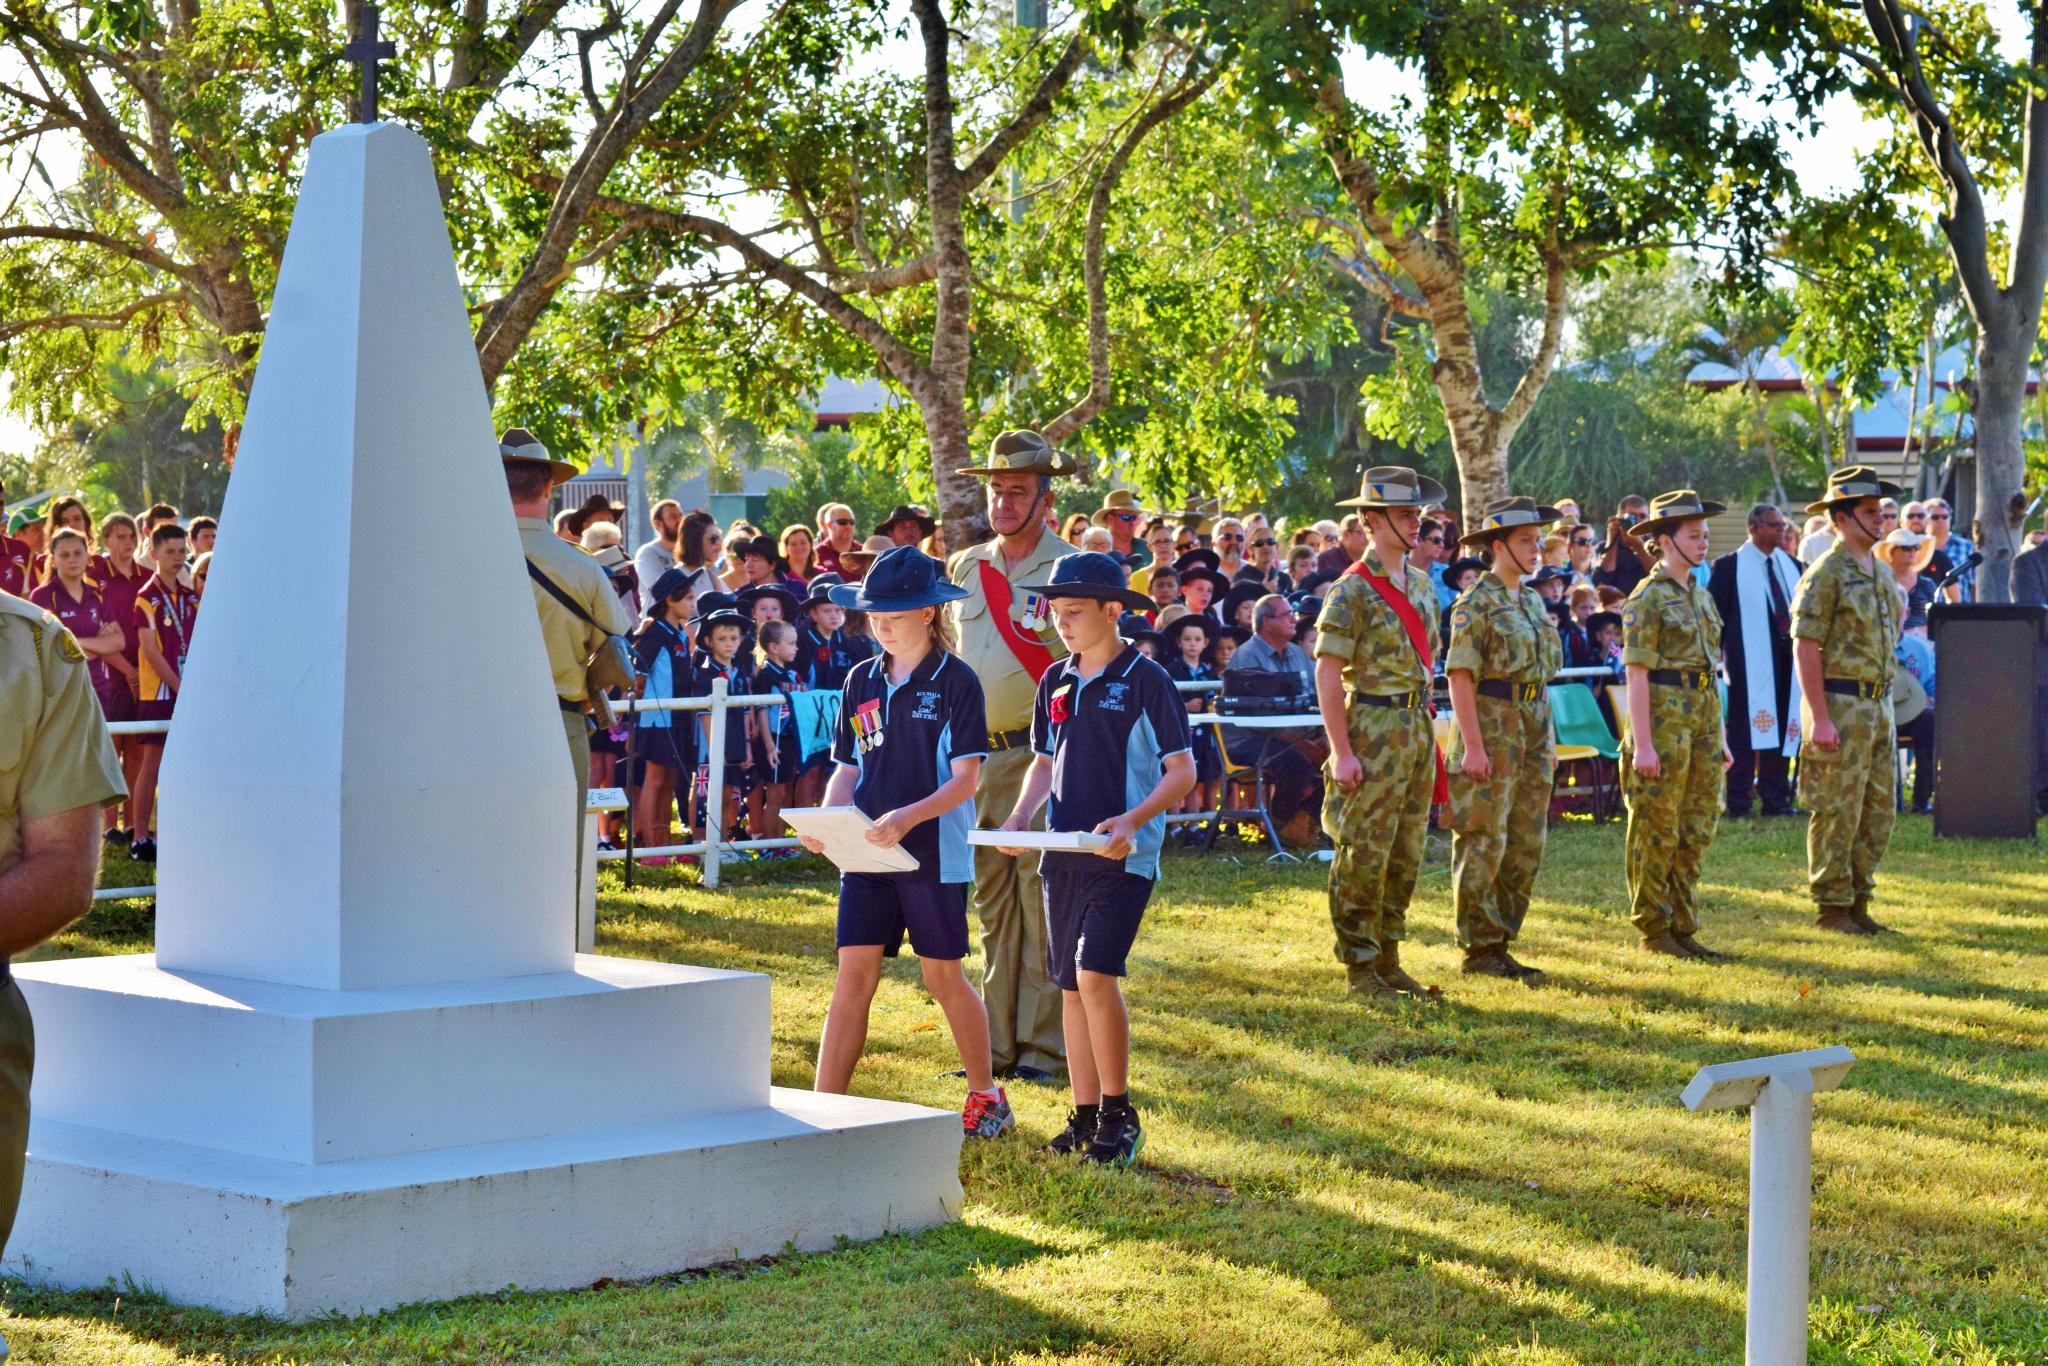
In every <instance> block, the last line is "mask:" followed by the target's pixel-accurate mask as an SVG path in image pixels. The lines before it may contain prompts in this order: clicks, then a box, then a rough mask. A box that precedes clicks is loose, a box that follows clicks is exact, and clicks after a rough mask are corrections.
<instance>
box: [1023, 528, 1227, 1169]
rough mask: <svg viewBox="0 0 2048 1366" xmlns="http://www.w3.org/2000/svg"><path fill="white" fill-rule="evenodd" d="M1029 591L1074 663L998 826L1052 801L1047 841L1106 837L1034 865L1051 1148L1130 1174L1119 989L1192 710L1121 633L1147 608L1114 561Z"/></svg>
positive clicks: (1079, 562) (1141, 1137) (1087, 558)
mask: <svg viewBox="0 0 2048 1366" xmlns="http://www.w3.org/2000/svg"><path fill="white" fill-rule="evenodd" d="M1023 591H1025V592H1029V593H1038V594H1042V595H1044V596H1045V597H1046V598H1048V599H1050V600H1051V604H1052V618H1053V626H1054V628H1055V629H1057V630H1058V631H1059V635H1060V640H1061V642H1062V643H1064V644H1065V645H1066V647H1067V651H1068V655H1067V658H1066V659H1064V660H1062V661H1060V662H1059V663H1057V664H1055V665H1053V666H1052V667H1051V668H1050V669H1048V670H1046V672H1045V676H1044V677H1043V678H1041V679H1039V681H1038V701H1037V704H1036V705H1035V706H1034V708H1033V709H1032V714H1031V747H1032V750H1033V751H1034V752H1035V753H1036V754H1037V756H1038V757H1037V759H1035V760H1034V761H1033V763H1032V765H1031V771H1030V772H1029V773H1028V774H1026V775H1025V778H1024V789H1023V791H1022V792H1020V793H1019V794H1018V796H1017V807H1016V810H1014V811H1013V812H1011V813H1010V818H1009V819H1008V820H1007V821H1005V822H1004V823H1003V827H1002V828H1003V829H1005V830H1012V831H1017V830H1026V829H1029V828H1030V825H1031V819H1032V817H1033V816H1034V815H1036V814H1037V812H1038V808H1039V807H1040V806H1042V805H1044V804H1045V802H1046V799H1047V798H1048V797H1050V798H1051V800H1052V809H1051V810H1050V811H1049V812H1048V813H1047V816H1046V822H1045V828H1046V829H1047V830H1048V831H1060V830H1085V831H1091V832H1093V833H1095V834H1098V835H1107V836H1109V843H1108V844H1107V845H1105V846H1103V847H1102V848H1101V849H1098V850H1095V851H1093V852H1090V853H1079V852H1067V851H1060V850H1047V851H1046V852H1045V854H1044V856H1043V857H1042V858H1041V859H1040V861H1039V868H1040V871H1041V872H1042V873H1043V874H1044V875H1045V915H1046V958H1047V960H1048V961H1047V969H1048V971H1049V972H1050V974H1051V976H1052V979H1053V980H1054V981H1055V982H1058V983H1059V984H1060V1001H1061V1008H1062V1021H1063V1023H1064V1024H1065V1027H1066V1037H1067V1070H1068V1071H1069V1073H1070V1074H1071V1075H1072V1077H1073V1083H1074V1110H1073V1113H1071V1114H1070V1115H1068V1117H1067V1127H1066V1130H1065V1131H1064V1132H1063V1133H1061V1134H1060V1135H1058V1136H1057V1137H1056V1138H1054V1139H1053V1141H1052V1142H1051V1143H1050V1144H1048V1145H1047V1150H1048V1151H1049V1152H1053V1153H1058V1154H1062V1155H1065V1154H1069V1153H1075V1152H1078V1153H1080V1154H1081V1156H1082V1160H1084V1161H1087V1162H1101V1163H1107V1164H1109V1165H1112V1166H1118V1167H1127V1166H1129V1165H1130V1164H1131V1163H1132V1162H1134V1161H1136V1160H1137V1156H1138V1152H1139V1150H1140V1149H1141V1148H1143V1147H1144V1146H1145V1131H1144V1129H1142V1128H1141V1127H1140V1126H1139V1124H1138V1112H1137V1111H1136V1110H1135V1109H1133V1108H1132V1107H1131V1098H1130V1082H1129V1076H1130V1054H1131V1020H1130V1014H1129V1012H1128V1011H1127V1010H1126V1009H1125V1008H1124V996H1123V989H1122V987H1121V986H1120V985H1119V984H1118V979H1119V978H1121V977H1122V976H1123V975H1124V966H1125V960H1126V959H1127V958H1128V957H1129V955H1130V951H1131V944H1132V942H1133V941H1135V940H1136V939H1137V937H1138V922H1139V920H1141V919H1142V918H1143V917H1144V914H1145V904H1146V903H1147V902H1148V901H1150V900H1151V898H1152V883H1153V880H1154V879H1155V878H1157V877H1158V876H1159V848H1160V846H1161V845H1162V844H1163V843H1164V842H1165V839H1166V813H1167V812H1168V811H1169V810H1171V809H1172V808H1173V807H1175V806H1177V805H1178V804H1179V803H1180V801H1181V799H1182V798H1184V797H1186V796H1187V794H1188V792H1189V791H1190V789H1192V788H1193V787H1194V785H1195V760H1194V755H1193V753H1192V751H1191V749H1190V747H1189V742H1188V720H1187V712H1186V710H1185V708H1184V707H1183V704H1182V703H1181V700H1180V694H1179V693H1178V692H1177V691H1175V689H1174V686H1173V680H1172V678H1171V677H1169V676H1168V675H1167V672H1166V670H1165V669H1163V668H1161V667H1160V666H1159V665H1158V664H1156V663H1154V662H1153V661H1152V660H1149V659H1147V658H1145V657H1144V656H1143V655H1142V654H1140V653H1138V650H1137V647H1135V646H1133V645H1130V644H1128V643H1127V642H1125V641H1124V640H1122V639H1121V638H1120V637H1119V636H1118V634H1117V621H1118V618H1119V617H1120V616H1121V615H1122V613H1123V612H1124V611H1126V610H1130V611H1139V610H1142V604H1145V603H1147V602H1149V599H1147V598H1145V597H1144V595H1143V594H1140V593H1134V592H1132V591H1131V590H1130V589H1128V588H1126V587H1125V586H1124V576H1123V569H1122V567H1121V566H1120V565H1119V564H1118V563H1117V562H1116V561H1115V560H1114V559H1112V558H1111V557H1110V556H1108V555H1102V554H1080V555H1069V556H1067V557H1066V558H1065V559H1062V560H1060V561H1058V562H1057V563H1056V564H1055V565H1054V567H1053V572H1052V582H1050V583H1047V584H1042V585H1032V586H1027V587H1026V588H1024V590H1023ZM1009 852H1013V853H1021V852H1022V851H1021V850H1011V851H1009Z"/></svg>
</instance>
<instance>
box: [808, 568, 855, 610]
mask: <svg viewBox="0 0 2048 1366" xmlns="http://www.w3.org/2000/svg"><path fill="white" fill-rule="evenodd" d="M845 582H846V580H845V578H843V577H842V576H840V575H838V574H834V573H833V572H832V571H831V570H829V569H828V570H826V571H825V572H824V573H822V574H820V575H818V577H816V578H815V579H812V580H811V584H810V588H811V593H810V596H809V597H807V598H805V599H804V601H803V606H805V607H806V608H810V607H819V606H822V605H824V604H826V603H829V602H831V601H832V590H833V589H835V588H837V587H839V585H840V584H842V583H845Z"/></svg>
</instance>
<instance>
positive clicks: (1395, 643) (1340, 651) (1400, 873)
mask: <svg viewBox="0 0 2048 1366" xmlns="http://www.w3.org/2000/svg"><path fill="white" fill-rule="evenodd" d="M1443 499H1444V489H1443V486H1442V485H1441V484H1439V483H1437V482H1436V481H1435V480H1433V479H1426V478H1424V477H1422V476H1421V475H1418V474H1417V473H1415V471H1414V470H1411V469H1405V468H1402V467H1400V466H1396V465H1386V466H1381V467H1378V468H1375V469H1370V470H1367V471H1366V473H1365V482H1364V487H1363V488H1362V489H1361V490H1360V491H1359V495H1358V497H1356V498H1347V499H1345V500H1343V501H1342V502H1340V503H1339V504H1338V506H1339V507H1348V508H1358V509H1360V510H1361V515H1362V516H1363V517H1364V519H1365V526H1366V531H1367V534H1368V535H1370V536H1371V538H1372V541H1371V544H1370V545H1369V546H1368V547H1367V548H1366V552H1365V557H1364V558H1363V559H1361V560H1360V561H1359V562H1358V563H1357V564H1354V565H1353V566H1352V567H1351V569H1350V571H1349V572H1347V573H1345V574H1344V575H1343V576H1342V577H1341V578H1339V579H1338V580H1337V581H1336V582H1335V583H1334V584H1331V585H1330V590H1329V593H1328V595H1327V596H1325V597H1324V599H1323V606H1322V614H1321V615H1320V616H1319V617H1318V618H1317V621H1316V701H1317V703H1318V705H1319V707H1320V710H1321V711H1322V714H1323V727H1324V729H1325V730H1327V731H1328V732H1329V736H1330V757H1329V760H1328V763H1327V765H1326V771H1325V776H1326V778H1327V781H1326V782H1325V784H1324V790H1325V793H1326V795H1325V796H1324V798H1323V830H1324V831H1325V832H1326V833H1327V834H1328V835H1329V836H1330V839H1331V841H1332V843H1333V844H1334V846H1335V850H1336V853H1335V857H1334V858H1333V859H1332V860H1331V863H1330V920H1331V923H1332V924H1333V925H1335V927H1336V930H1337V961H1338V962H1340V963H1342V964H1344V968H1345V971H1346V972H1347V973H1348V974H1349V976H1350V979H1351V990H1352V991H1353V992H1355V993H1356V994H1358V995H1360V996H1366V997H1398V996H1403V995H1408V996H1416V997H1422V998H1427V997H1428V996H1429V994H1430V993H1429V991H1428V989H1427V988H1426V987H1424V986H1423V985H1422V983H1420V982H1418V981H1416V980H1415V978H1414V977H1412V976H1410V975H1409V974H1408V973H1407V971H1405V970H1404V969H1403V968H1402V966H1401V940H1402V939H1403V938H1404V937H1405V935H1406V927H1407V920H1408V900H1409V898H1410V897H1411V896H1412V895H1413V894H1414V891H1415V877H1416V874H1417V873H1419V872H1420V871H1421V869H1422V850H1423V839H1424V837H1425V836H1426V835H1427V834H1428V831H1429V802H1430V797H1431V794H1432V793H1433V792H1434V790H1435V787H1436V775H1437V757H1436V737H1435V735H1434V733H1433V731H1432V729H1431V726H1430V714H1429V687H1430V671H1431V661H1432V660H1434V659H1435V657H1436V654H1437V649H1438V642H1437V611H1436V587H1435V585H1434V584H1433V583H1432V582H1431V580H1430V577H1429V575H1428V574H1426V573H1424V572H1423V571H1422V570H1420V569H1416V568H1413V567H1412V566H1410V565H1409V563H1408V552H1409V551H1411V550H1413V549H1414V548H1415V538H1416V536H1417V535H1418V534H1419V523H1420V522H1421V520H1422V509H1423V508H1424V507H1425V506H1427V505H1428V504H1431V503H1440V502H1442V501H1443ZM1404 618H1405V619H1404ZM1411 628H1412V630H1411ZM1418 642H1419V643H1418Z"/></svg>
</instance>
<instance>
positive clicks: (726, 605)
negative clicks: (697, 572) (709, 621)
mask: <svg viewBox="0 0 2048 1366" xmlns="http://www.w3.org/2000/svg"><path fill="white" fill-rule="evenodd" d="M739 606H740V600H739V599H738V598H736V597H734V596H733V595H732V594H730V593H724V592H711V593H699V594H698V595H697V615H696V616H694V617H691V618H690V624H691V625H692V626H694V625H696V624H697V623H698V622H700V621H702V620H704V619H705V618H706V617H708V616H711V615H712V614H713V613H715V612H731V613H732V614H733V615H734V616H739ZM742 619H743V620H744V618H742Z"/></svg>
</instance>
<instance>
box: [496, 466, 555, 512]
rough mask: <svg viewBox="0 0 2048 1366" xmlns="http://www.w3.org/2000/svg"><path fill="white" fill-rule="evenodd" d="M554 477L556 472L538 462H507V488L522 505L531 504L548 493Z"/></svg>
mask: <svg viewBox="0 0 2048 1366" xmlns="http://www.w3.org/2000/svg"><path fill="white" fill-rule="evenodd" d="M554 477H555V472H554V470H553V469H552V468H551V467H549V466H547V465H543V464H542V463H541V462H540V461H538V460H507V461H506V462H505V487H506V489H507V490H508V491H510V493H511V494H512V496H513V497H514V498H517V499H518V500H519V501H520V502H522V503H525V502H531V501H532V500H533V499H535V498H538V497H540V496H541V495H542V494H543V493H546V492H547V491H548V488H549V487H550V486H551V485H552V483H553V482H554Z"/></svg>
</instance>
